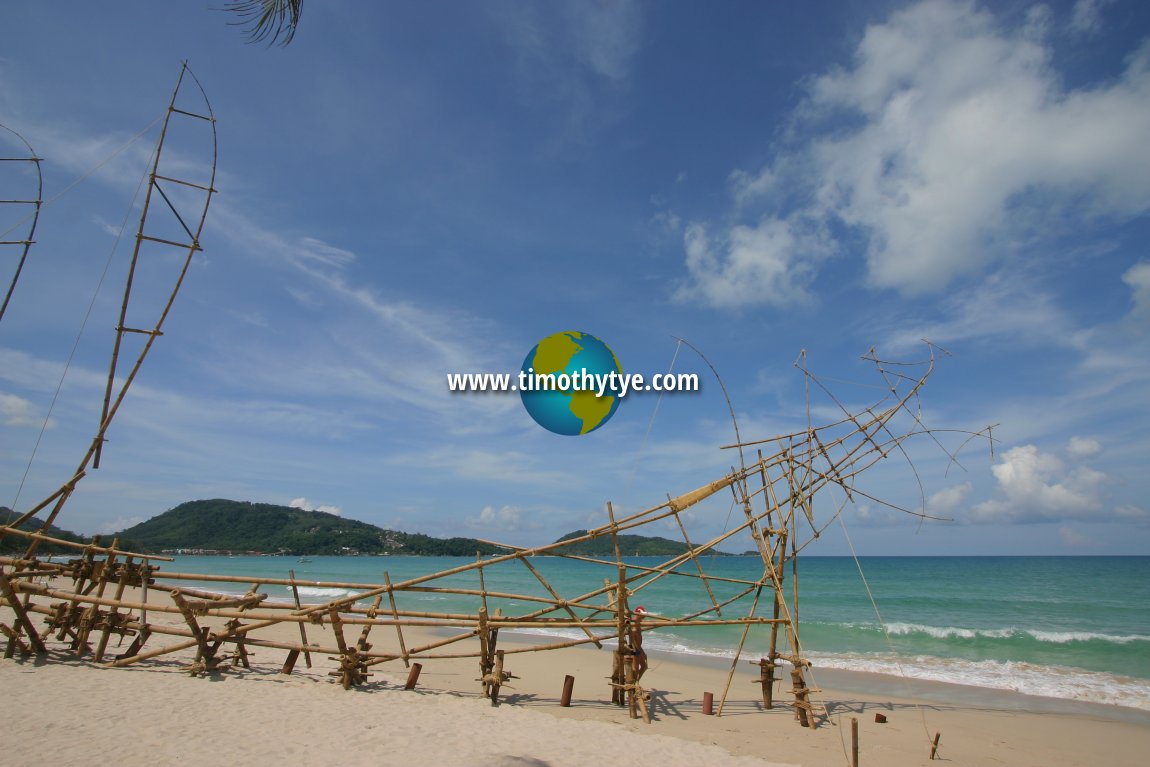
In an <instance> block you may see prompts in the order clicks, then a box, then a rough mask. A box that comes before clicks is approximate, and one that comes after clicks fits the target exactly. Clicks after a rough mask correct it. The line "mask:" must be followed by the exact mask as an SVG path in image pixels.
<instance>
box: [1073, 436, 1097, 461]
mask: <svg viewBox="0 0 1150 767" xmlns="http://www.w3.org/2000/svg"><path fill="white" fill-rule="evenodd" d="M1066 452H1067V454H1068V455H1069V456H1070V457H1071V458H1093V457H1094V456H1096V455H1098V454H1099V453H1101V452H1102V444H1101V443H1100V442H1099V441H1098V440H1096V439H1089V438H1087V437H1071V438H1070V444H1069V445H1068V446H1067V448H1066Z"/></svg>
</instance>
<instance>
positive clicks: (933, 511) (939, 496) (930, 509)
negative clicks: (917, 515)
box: [926, 482, 973, 517]
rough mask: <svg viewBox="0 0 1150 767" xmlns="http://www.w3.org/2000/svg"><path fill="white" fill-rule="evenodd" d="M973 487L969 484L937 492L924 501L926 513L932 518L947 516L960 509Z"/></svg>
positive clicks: (965, 483) (964, 483)
mask: <svg viewBox="0 0 1150 767" xmlns="http://www.w3.org/2000/svg"><path fill="white" fill-rule="evenodd" d="M972 489H973V486H972V485H971V484H970V483H969V482H963V483H962V484H961V485H954V486H953V487H948V488H945V489H943V490H939V491H938V492H937V493H935V494H934V495H932V496H931V497H930V498H928V499H927V501H926V513H927V514H929V515H930V516H932V517H938V516H949V515H950V514H953V513H954V512H956V511H958V509H959V508H961V506H962V503H963V501H965V500H966V497H967V496H968V495H970V491H971V490H972Z"/></svg>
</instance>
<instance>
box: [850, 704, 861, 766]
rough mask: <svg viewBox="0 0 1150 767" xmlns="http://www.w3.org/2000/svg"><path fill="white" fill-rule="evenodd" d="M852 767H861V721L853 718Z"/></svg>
mask: <svg viewBox="0 0 1150 767" xmlns="http://www.w3.org/2000/svg"><path fill="white" fill-rule="evenodd" d="M851 767H859V720H858V717H854V716H852V717H851Z"/></svg>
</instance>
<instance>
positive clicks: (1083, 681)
mask: <svg viewBox="0 0 1150 767" xmlns="http://www.w3.org/2000/svg"><path fill="white" fill-rule="evenodd" d="M931 628H936V629H937V627H931ZM915 630H918V629H917V628H916V629H915ZM937 630H938V631H940V632H944V631H949V629H937ZM963 631H965V630H963ZM518 633H525V634H533V635H537V636H551V637H555V638H557V639H565V640H566V639H585V638H586V634H583V633H582V632H581V631H578V630H576V629H544V628H540V629H520V630H518ZM1011 633H1013V629H1008V630H1004V633H1003V635H1010V634H1011ZM947 636H953V634H947ZM1139 638H1141V637H1139ZM604 645H607V646H611V647H613V646H614V640H610V641H605V642H604ZM645 646H646V647H647V649H649V650H661V651H664V652H673V653H682V654H684V655H696V656H705V657H711V658H734V656H735V652H734V650H733V649H730V648H720V647H699V646H695V645H689V644H687V643H686V641H685V640H684V638H683V637H680V636H676V635H675V634H672V633H670V632H666V631H660V632H653V633H650V634H648V635H647V638H646V639H645ZM810 658H811V660H812V661H813V662H814V665H815V667H816V669H817V668H819V667H823V668H837V669H845V670H848V671H863V672H867V673H872V674H884V675H887V676H897V677H905V678H910V679H922V680H928V681H934V682H948V683H951V684H961V685H966V686H974V687H986V688H990V689H995V690H1010V691H1013V692H1018V693H1022V694H1024V695H1038V696H1043V697H1050V698H1061V699H1069V700H1082V701H1089V702H1093V703H1105V704H1110V705H1114V706H1127V707H1130V708H1139V709H1144V710H1148V711H1150V681H1148V680H1143V679H1135V678H1133V677H1124V676H1118V675H1115V674H1105V673H1100V672H1094V671H1085V670H1082V669H1074V668H1065V667H1061V666H1042V665H1038V664H1034V663H1024V662H1019V661H993V660H980V661H970V660H957V659H947V658H936V657H933V656H928V655H916V656H909V657H906V658H902V657H898V656H895V655H892V654H890V653H859V654H835V653H811V654H810Z"/></svg>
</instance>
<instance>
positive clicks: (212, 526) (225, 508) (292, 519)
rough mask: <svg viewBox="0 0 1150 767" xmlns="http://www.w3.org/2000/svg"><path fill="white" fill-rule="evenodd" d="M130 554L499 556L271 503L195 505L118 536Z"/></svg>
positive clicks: (466, 544) (463, 541)
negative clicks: (196, 551)
mask: <svg viewBox="0 0 1150 767" xmlns="http://www.w3.org/2000/svg"><path fill="white" fill-rule="evenodd" d="M117 535H118V536H119V538H120V545H121V546H123V547H124V548H126V549H128V550H130V551H141V552H145V553H155V552H160V551H164V550H172V549H185V550H188V549H191V550H200V551H203V552H205V553H208V552H221V553H225V552H232V553H260V554H290V555H293V556H299V555H303V554H308V555H312V554H316V555H325V554H409V555H418V556H475V554H476V553H480V554H493V553H496V552H497V551H499V549H497V548H496V547H495V546H492V545H491V544H487V543H481V542H479V541H477V540H475V539H474V538H446V539H445V538H432V537H431V536H428V535H420V534H418V533H401V532H397V531H395V530H384V529H383V528H380V527H376V526H375V525H369V524H367V523H366V522H357V521H356V520H354V519H345V518H344V517H338V516H336V515H334V514H327V513H325V512H321V511H304V510H302V509H295V508H291V507H288V506H276V505H273V504H270V503H249V502H246V501H229V500H225V499H220V498H217V499H214V500H206V501H189V502H188V503H182V504H180V505H179V506H177V507H175V508H174V509H171V510H169V511H165V512H164V513H163V514H160V515H159V516H157V517H152V518H151V519H149V520H148V521H146V522H141V523H140V524H138V525H135V526H133V527H129V528H128V529H126V530H123V531H121V532H120V533H118V534H117Z"/></svg>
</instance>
